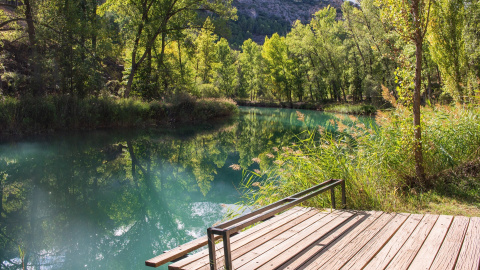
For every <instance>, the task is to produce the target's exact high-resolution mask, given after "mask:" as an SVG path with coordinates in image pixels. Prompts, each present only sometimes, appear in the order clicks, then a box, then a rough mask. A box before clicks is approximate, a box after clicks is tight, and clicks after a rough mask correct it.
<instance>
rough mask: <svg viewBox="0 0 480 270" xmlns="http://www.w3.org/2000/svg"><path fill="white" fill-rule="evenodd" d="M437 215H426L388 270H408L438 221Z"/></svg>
mask: <svg viewBox="0 0 480 270" xmlns="http://www.w3.org/2000/svg"><path fill="white" fill-rule="evenodd" d="M437 219H438V216H437V215H425V216H424V217H423V219H422V221H421V222H420V224H418V226H417V228H415V231H413V233H412V234H411V235H410V238H408V240H407V241H406V242H405V244H404V245H403V247H402V248H401V249H400V250H399V251H398V253H397V255H395V257H394V258H393V259H392V261H391V262H390V264H389V265H388V266H387V268H386V269H407V268H408V266H410V263H411V262H412V261H413V259H414V258H415V256H416V255H417V252H418V250H420V248H421V247H422V245H423V242H424V241H425V239H426V238H427V236H428V234H429V233H430V231H431V230H432V228H433V225H435V222H436V221H437Z"/></svg>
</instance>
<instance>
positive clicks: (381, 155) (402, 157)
mask: <svg viewBox="0 0 480 270" xmlns="http://www.w3.org/2000/svg"><path fill="white" fill-rule="evenodd" d="M479 113H480V110H479V108H478V107H474V108H464V107H461V106H454V107H442V106H437V107H434V108H425V109H424V114H423V123H424V126H423V132H424V134H423V145H424V155H425V168H426V173H427V177H428V179H429V180H430V183H431V185H429V186H422V187H420V186H415V185H412V184H411V183H412V181H409V179H411V177H415V170H414V163H413V162H414V161H413V160H414V158H413V151H412V144H411V138H412V137H413V135H412V134H413V127H411V124H410V123H411V122H412V121H411V117H412V116H411V114H410V112H409V110H407V109H405V108H397V109H396V110H393V111H390V112H379V113H378V114H377V117H376V125H371V126H365V125H364V124H362V123H360V122H359V121H357V120H356V118H355V117H354V116H350V117H342V118H343V120H341V119H339V120H337V121H332V122H331V123H330V124H331V125H335V128H336V131H335V132H328V130H330V129H329V128H328V127H327V128H322V127H319V129H318V130H310V131H306V133H307V134H308V136H306V139H303V140H299V142H297V143H295V144H293V145H290V146H288V147H283V148H274V149H272V151H271V152H268V153H264V154H262V155H260V157H259V159H260V160H261V164H260V168H261V170H260V171H256V172H246V173H245V175H244V182H243V184H244V187H245V196H244V198H245V200H244V202H243V203H245V204H249V205H265V204H268V203H272V202H274V201H276V200H279V199H281V198H283V197H287V196H289V195H291V194H294V193H296V192H298V191H300V190H303V189H306V188H308V187H311V186H313V185H315V184H318V183H320V182H323V181H325V180H327V179H331V178H334V179H345V180H346V186H347V204H348V208H351V209H352V208H353V209H376V210H383V211H409V212H425V211H434V212H439V213H449V214H452V213H453V214H459V213H460V214H467V215H468V214H471V213H473V212H474V214H479V213H480V211H479V210H478V209H479V207H478V203H477V204H476V205H477V206H475V203H473V204H472V202H475V201H477V202H478V201H479V199H480V196H479V194H480V193H479V191H480V184H478V176H480V172H477V173H478V174H475V173H474V174H471V175H470V176H466V177H463V178H462V180H461V181H460V180H459V178H458V174H455V173H452V174H446V173H445V172H448V171H455V170H457V169H458V168H461V167H462V166H463V165H464V164H468V162H471V161H472V160H477V159H478V157H480V151H479V150H480V117H479V115H480V114H479ZM299 119H302V118H301V117H299ZM298 137H299V138H305V134H302V135H301V136H298ZM478 163H479V166H478V167H479V168H480V159H478ZM445 175H447V177H445ZM452 190H454V191H455V194H452ZM446 201H448V202H450V203H452V204H455V203H456V204H457V205H458V204H464V205H465V207H464V208H465V209H467V208H469V210H468V211H467V212H462V211H460V210H461V209H459V208H458V207H457V208H455V207H452V205H450V206H449V204H448V203H446ZM306 205H308V206H315V207H329V205H330V198H329V196H328V195H324V196H323V197H318V198H315V199H312V200H310V201H309V202H308V203H307V204H306ZM441 205H444V206H441ZM472 209H473V210H472ZM458 211H460V212H458ZM472 211H473V212H472Z"/></svg>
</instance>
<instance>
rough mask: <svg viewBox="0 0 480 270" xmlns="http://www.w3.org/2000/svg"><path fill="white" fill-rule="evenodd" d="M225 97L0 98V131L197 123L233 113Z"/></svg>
mask: <svg viewBox="0 0 480 270" xmlns="http://www.w3.org/2000/svg"><path fill="white" fill-rule="evenodd" d="M237 111H238V109H237V107H236V104H235V103H234V102H233V101H230V100H227V99H221V100H220V99H198V100H196V99H194V98H192V97H189V96H181V97H177V98H175V99H173V100H172V101H171V102H159V101H153V102H143V101H140V100H136V99H116V98H97V97H91V98H86V99H78V98H74V97H70V96H49V97H45V98H23V99H14V98H3V99H0V130H1V131H0V134H1V135H18V134H21V135H26V134H36V133H45V132H53V131H58V130H79V129H96V128H112V127H143V126H152V125H169V124H172V123H198V122H205V121H209V120H213V119H216V118H222V117H228V116H231V115H233V114H235V113H237Z"/></svg>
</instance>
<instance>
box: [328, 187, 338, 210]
mask: <svg viewBox="0 0 480 270" xmlns="http://www.w3.org/2000/svg"><path fill="white" fill-rule="evenodd" d="M330 194H331V197H332V209H335V208H337V206H336V204H335V188H333V187H332V188H331V189H330Z"/></svg>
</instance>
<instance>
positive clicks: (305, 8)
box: [233, 0, 343, 23]
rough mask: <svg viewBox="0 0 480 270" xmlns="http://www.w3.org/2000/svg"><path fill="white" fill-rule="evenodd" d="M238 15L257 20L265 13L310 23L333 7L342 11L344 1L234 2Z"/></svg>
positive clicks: (272, 0) (251, 0)
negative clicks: (312, 19) (320, 11)
mask: <svg viewBox="0 0 480 270" xmlns="http://www.w3.org/2000/svg"><path fill="white" fill-rule="evenodd" d="M233 3H234V5H235V6H236V7H237V9H238V13H239V14H242V15H247V16H250V17H253V18H256V17H257V16H258V14H259V13H265V14H267V15H270V16H272V17H276V18H279V19H282V20H284V21H287V22H289V23H292V22H294V21H296V20H301V21H302V22H304V23H305V22H308V21H310V18H311V17H312V14H314V13H315V12H316V11H318V10H319V9H322V8H324V7H326V6H328V5H331V6H333V7H335V8H337V9H340V7H341V5H342V3H343V1H342V0H234V2H233Z"/></svg>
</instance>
